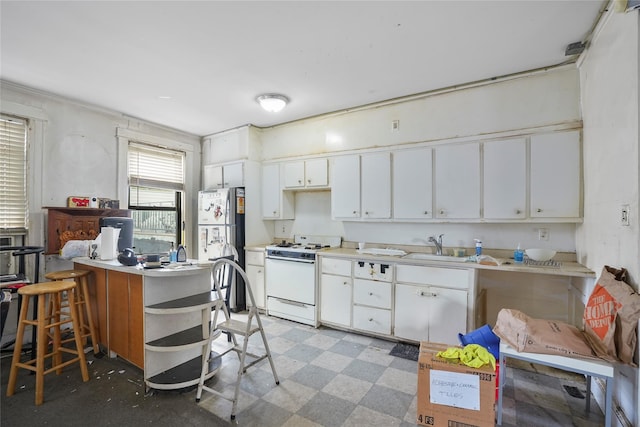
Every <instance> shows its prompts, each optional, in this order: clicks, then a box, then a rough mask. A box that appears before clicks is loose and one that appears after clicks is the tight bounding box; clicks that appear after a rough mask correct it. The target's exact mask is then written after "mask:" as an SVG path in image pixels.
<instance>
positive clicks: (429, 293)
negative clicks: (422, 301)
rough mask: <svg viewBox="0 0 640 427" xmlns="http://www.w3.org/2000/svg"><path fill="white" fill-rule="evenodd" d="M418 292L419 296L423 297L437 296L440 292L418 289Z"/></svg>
mask: <svg viewBox="0 0 640 427" xmlns="http://www.w3.org/2000/svg"><path fill="white" fill-rule="evenodd" d="M416 294H418V296H421V297H427V298H428V297H437V296H438V294H435V293H433V292H425V291H417V292H416Z"/></svg>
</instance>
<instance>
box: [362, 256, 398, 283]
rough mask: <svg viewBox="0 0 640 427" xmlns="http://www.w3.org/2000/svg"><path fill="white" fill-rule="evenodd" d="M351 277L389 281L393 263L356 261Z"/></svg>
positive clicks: (391, 276) (391, 277)
mask: <svg viewBox="0 0 640 427" xmlns="http://www.w3.org/2000/svg"><path fill="white" fill-rule="evenodd" d="M353 277H360V278H362V279H372V280H382V281H385V282H391V280H392V279H393V265H392V264H385V263H376V262H367V261H356V262H355V263H354V264H353Z"/></svg>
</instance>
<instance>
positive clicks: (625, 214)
mask: <svg viewBox="0 0 640 427" xmlns="http://www.w3.org/2000/svg"><path fill="white" fill-rule="evenodd" d="M620 224H622V225H624V226H625V227H627V226H629V205H622V209H620Z"/></svg>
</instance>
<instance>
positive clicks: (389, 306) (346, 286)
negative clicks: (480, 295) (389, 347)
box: [320, 256, 476, 345]
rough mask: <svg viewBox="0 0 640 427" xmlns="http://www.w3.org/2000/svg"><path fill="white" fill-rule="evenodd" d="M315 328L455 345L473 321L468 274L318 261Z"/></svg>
mask: <svg viewBox="0 0 640 427" xmlns="http://www.w3.org/2000/svg"><path fill="white" fill-rule="evenodd" d="M320 263H321V267H320V322H321V323H326V324H329V325H335V326H341V327H344V328H347V329H351V330H354V331H360V332H364V333H372V334H377V335H386V336H389V337H391V336H394V337H396V338H399V339H405V340H409V341H418V342H419V341H432V342H439V343H444V344H450V345H456V344H458V333H467V332H468V330H469V327H470V326H472V322H470V321H469V320H470V319H472V318H473V309H472V307H471V308H470V306H469V295H472V294H473V293H474V289H475V280H476V274H475V270H473V269H464V268H445V267H433V266H429V265H410V264H395V263H394V264H387V263H386V261H385V262H381V261H380V260H369V259H367V260H366V261H363V260H361V259H358V260H350V259H340V258H331V257H326V256H321V257H320Z"/></svg>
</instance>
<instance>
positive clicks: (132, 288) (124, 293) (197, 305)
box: [73, 258, 219, 389]
mask: <svg viewBox="0 0 640 427" xmlns="http://www.w3.org/2000/svg"><path fill="white" fill-rule="evenodd" d="M73 261H74V268H76V269H82V270H90V271H92V272H93V274H92V275H91V276H90V286H89V294H90V299H91V304H92V309H93V314H94V322H96V325H98V331H99V341H100V344H101V346H103V347H105V348H106V349H107V350H108V353H109V355H110V356H111V357H116V356H118V357H122V358H123V359H126V360H127V361H129V362H131V363H132V364H134V365H135V366H137V367H139V368H140V369H142V370H143V371H144V378H145V384H146V386H147V388H157V389H172V388H183V387H187V386H189V385H194V384H197V382H198V380H199V377H200V369H201V361H202V352H203V348H204V347H203V346H205V345H206V341H207V337H208V333H209V323H208V320H209V318H210V313H211V309H212V307H213V305H214V303H215V299H214V296H213V294H212V293H211V265H210V264H207V263H200V264H196V263H195V261H194V263H190V262H186V263H178V264H171V265H170V266H167V267H164V268H156V269H144V268H142V267H141V266H135V267H127V266H123V265H121V264H120V263H119V262H118V261H116V260H111V261H105V260H93V259H89V258H74V260H73ZM218 368H219V360H218V361H217V362H216V364H212V365H211V366H210V367H209V374H208V377H211V376H212V375H214V374H215V373H216V372H217V370H218Z"/></svg>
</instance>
